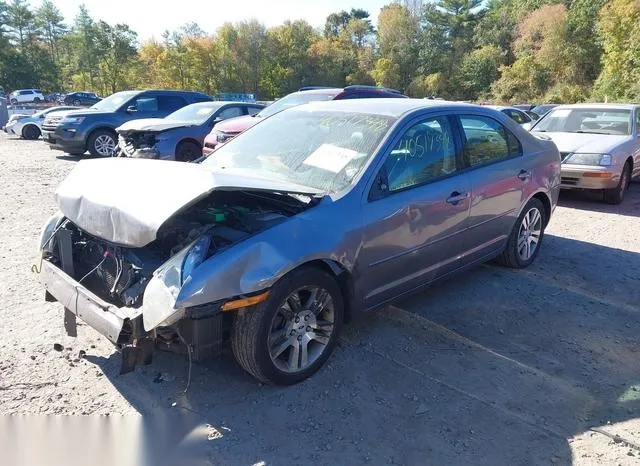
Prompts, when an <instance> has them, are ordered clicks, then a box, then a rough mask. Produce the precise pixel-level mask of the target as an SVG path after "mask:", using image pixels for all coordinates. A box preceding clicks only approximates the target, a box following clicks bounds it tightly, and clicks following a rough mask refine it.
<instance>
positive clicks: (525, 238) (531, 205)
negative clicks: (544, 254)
mask: <svg viewBox="0 0 640 466" xmlns="http://www.w3.org/2000/svg"><path fill="white" fill-rule="evenodd" d="M546 219H547V212H546V209H545V207H544V204H543V203H542V202H541V201H540V200H538V199H535V198H534V199H531V200H530V201H529V202H528V203H527V205H526V206H525V207H524V209H523V210H522V213H521V214H520V216H519V217H518V220H517V221H516V223H515V225H514V226H513V229H512V230H511V234H510V235H509V239H508V240H507V246H506V247H505V249H504V251H503V252H502V254H501V255H500V256H498V258H497V259H496V260H497V261H498V262H499V263H500V264H502V265H505V266H507V267H512V268H514V269H521V268H525V267H528V266H529V265H531V264H532V263H533V261H534V260H535V259H536V257H537V256H538V252H539V251H540V245H541V243H542V238H543V237H544V229H545V227H546Z"/></svg>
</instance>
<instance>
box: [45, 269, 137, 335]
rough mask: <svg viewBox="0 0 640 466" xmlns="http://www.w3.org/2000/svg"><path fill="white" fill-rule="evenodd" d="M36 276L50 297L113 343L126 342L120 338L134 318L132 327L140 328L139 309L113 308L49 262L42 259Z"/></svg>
mask: <svg viewBox="0 0 640 466" xmlns="http://www.w3.org/2000/svg"><path fill="white" fill-rule="evenodd" d="M40 279H41V281H42V283H43V285H44V287H45V289H46V290H47V291H48V292H49V294H50V295H51V296H53V297H54V298H55V299H56V300H57V301H58V302H60V304H62V305H63V306H64V307H65V308H66V309H68V310H69V311H70V312H71V313H72V314H74V315H76V316H77V317H79V318H80V319H81V320H82V321H83V322H85V323H86V324H87V325H89V326H90V327H92V328H93V329H95V330H97V331H98V332H99V333H100V334H102V335H104V336H105V337H107V338H108V339H109V340H110V341H111V342H112V343H113V344H122V343H129V342H126V341H125V342H123V341H122V339H121V338H120V335H121V333H122V329H123V327H124V326H125V323H128V322H131V323H133V321H134V320H136V319H137V320H139V321H140V325H139V326H138V325H134V326H133V328H134V329H135V328H136V327H139V328H142V325H141V320H142V319H141V317H142V312H141V309H140V310H139V309H134V308H127V307H117V306H114V305H113V304H110V303H108V302H106V301H104V300H103V299H102V298H100V297H99V296H96V295H95V294H94V293H92V292H91V291H89V290H88V289H87V288H85V287H84V286H83V285H82V284H80V283H78V282H77V281H76V280H75V279H73V278H72V277H70V276H69V275H67V274H66V273H65V272H64V271H62V270H61V269H59V268H58V267H56V266H55V265H54V264H52V263H51V262H48V261H46V260H45V261H43V262H42V270H41V271H40ZM131 336H137V337H140V336H142V335H131Z"/></svg>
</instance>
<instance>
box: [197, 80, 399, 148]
mask: <svg viewBox="0 0 640 466" xmlns="http://www.w3.org/2000/svg"><path fill="white" fill-rule="evenodd" d="M398 97H406V96H403V95H402V94H400V92H398V91H396V90H394V89H387V88H382V87H374V86H347V87H345V88H335V87H322V86H307V87H303V88H301V90H299V91H298V92H293V93H291V94H289V95H287V96H285V97H283V98H282V99H279V100H277V101H275V102H274V103H272V104H271V105H269V106H268V107H267V108H265V109H264V110H261V111H259V112H256V113H255V114H250V115H248V116H244V117H238V118H234V119H232V120H229V121H225V122H224V123H222V124H219V125H217V126H216V128H215V129H214V130H213V131H211V133H210V134H209V135H208V136H207V137H206V138H205V139H204V149H203V155H204V156H209V155H210V154H211V153H213V151H214V150H215V148H216V146H217V145H218V144H220V143H224V142H227V141H228V140H230V139H231V138H233V137H235V136H237V135H238V134H240V133H241V132H243V131H245V130H246V129H248V128H251V127H252V126H253V125H255V124H256V123H258V122H259V121H260V120H262V119H263V118H267V117H269V116H271V115H274V114H276V113H278V112H280V111H282V110H284V109H285V108H290V107H295V106H296V105H302V104H307V103H309V102H316V101H323V100H342V99H363V98H398Z"/></svg>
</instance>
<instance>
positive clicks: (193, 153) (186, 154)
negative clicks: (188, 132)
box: [176, 141, 202, 162]
mask: <svg viewBox="0 0 640 466" xmlns="http://www.w3.org/2000/svg"><path fill="white" fill-rule="evenodd" d="M200 156H202V149H201V148H200V146H199V145H197V144H196V143H194V142H189V141H185V142H181V143H180V144H178V147H177V149H176V160H177V161H178V162H192V161H193V160H195V159H197V158H198V157H200Z"/></svg>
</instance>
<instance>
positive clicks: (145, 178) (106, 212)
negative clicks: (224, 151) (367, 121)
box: [55, 158, 320, 247]
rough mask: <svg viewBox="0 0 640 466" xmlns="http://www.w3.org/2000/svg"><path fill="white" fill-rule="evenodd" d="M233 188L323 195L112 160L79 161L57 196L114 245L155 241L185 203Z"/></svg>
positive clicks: (188, 168)
mask: <svg viewBox="0 0 640 466" xmlns="http://www.w3.org/2000/svg"><path fill="white" fill-rule="evenodd" d="M234 189H248V190H262V191H276V192H290V193H299V194H308V195H314V194H319V193H320V191H318V190H316V189H313V188H309V187H306V186H301V185H297V184H293V183H287V182H281V181H272V180H267V179H262V178H252V177H248V176H245V175H239V174H234V173H230V172H227V171H226V170H218V171H214V170H212V169H210V168H207V167H205V166H203V165H200V164H194V163H184V162H170V161H165V160H143V159H131V158H110V159H102V160H100V159H96V160H83V161H80V162H79V163H78V164H77V166H76V167H75V168H74V169H73V170H72V171H71V173H70V174H69V175H68V176H67V177H66V178H65V179H64V180H63V181H62V183H61V184H60V186H58V189H57V190H56V193H55V197H56V202H57V204H58V207H59V209H60V211H61V212H62V213H63V214H64V215H65V217H67V218H68V219H69V220H71V221H72V222H73V223H75V224H76V225H77V226H79V227H80V228H82V229H83V230H85V231H86V232H88V233H90V234H92V235H94V236H97V237H99V238H102V239H104V240H107V241H110V242H112V243H115V244H120V245H123V246H131V247H142V246H145V245H147V244H149V243H150V242H152V241H153V240H154V239H156V235H157V232H158V229H159V228H160V226H162V224H163V223H164V222H166V221H167V220H168V219H169V218H171V217H172V216H173V215H175V214H176V213H178V211H180V210H181V209H182V208H183V207H186V206H188V205H191V204H192V203H193V202H195V201H197V200H198V199H200V198H201V197H202V196H204V195H206V194H208V193H210V192H211V191H214V190H234Z"/></svg>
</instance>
